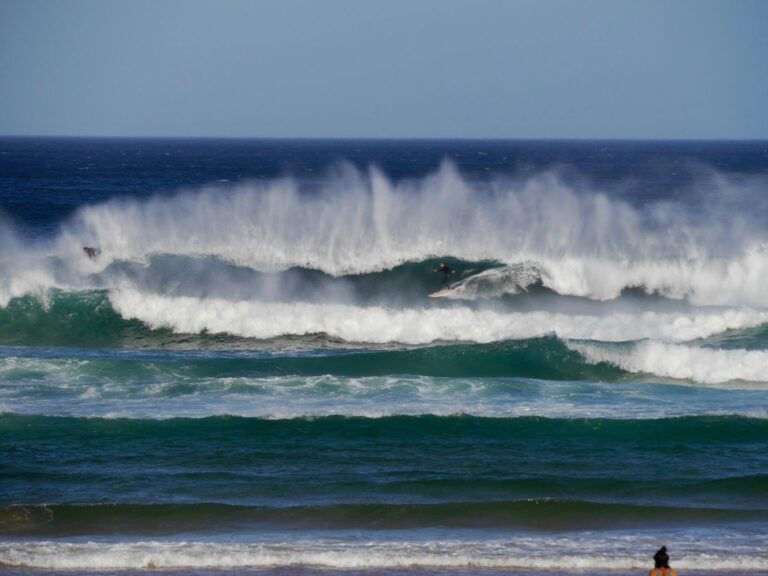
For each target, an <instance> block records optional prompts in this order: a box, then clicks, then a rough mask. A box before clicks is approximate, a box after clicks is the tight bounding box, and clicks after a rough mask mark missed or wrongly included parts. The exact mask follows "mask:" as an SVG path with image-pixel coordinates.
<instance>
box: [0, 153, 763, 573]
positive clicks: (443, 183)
mask: <svg viewBox="0 0 768 576" xmlns="http://www.w3.org/2000/svg"><path fill="white" fill-rule="evenodd" d="M766 222H768V143H765V142H738V143H735V142H503V141H492V142H484V141H455V142H445V141H404V142H399V141H312V140H306V141H272V140H122V139H112V140H104V139H28V138H3V139H0V485H1V486H2V489H0V566H2V569H5V570H9V571H13V572H14V573H16V572H18V573H27V572H26V571H25V570H27V569H36V570H48V569H54V570H57V571H61V572H62V573H73V572H75V573H76V572H79V571H83V570H96V571H100V572H104V573H112V572H114V571H117V572H118V573H125V571H141V570H145V569H147V568H164V569H168V570H175V571H178V570H183V571H185V573H187V572H186V571H194V573H197V572H200V573H206V574H209V573H219V572H220V571H223V572H226V573H231V572H233V571H235V572H238V573H244V572H247V573H254V574H260V573H269V574H273V573H274V574H288V573H290V574H294V573H295V574H309V573H314V572H316V571H318V570H321V571H324V570H328V569H331V570H341V571H349V572H345V573H354V574H358V573H360V574H362V573H366V574H370V573H373V572H375V573H377V574H401V573H403V572H405V573H409V574H410V573H414V572H419V573H426V574H438V573H440V574H442V573H446V572H447V573H455V572H468V571H475V570H477V569H478V568H483V569H485V570H487V571H489V572H494V573H495V572H497V571H498V572H502V571H507V570H510V569H515V570H519V571H521V573H534V572H535V573H569V572H577V571H580V570H594V569H595V568H600V569H603V568H605V567H606V566H610V567H611V569H614V570H615V571H616V572H617V573H632V572H636V571H637V570H641V569H645V568H646V567H648V566H649V563H650V561H649V559H650V558H651V557H652V555H653V552H654V551H655V550H656V549H657V548H658V547H660V546H661V545H662V544H666V545H667V546H668V548H669V549H670V552H671V554H672V560H673V562H672V564H673V566H675V567H676V568H678V569H681V571H682V570H685V571H687V572H702V573H735V572H739V571H742V572H750V573H755V572H761V571H762V572H766V571H768V564H766V561H765V557H766V554H765V553H766V550H768V540H766V536H765V534H766V533H767V531H766V528H768V419H767V418H768V293H767V292H766V291H765V286H766V282H767V281H768V228H767V227H766ZM85 246H88V247H92V248H94V249H95V251H94V253H93V256H90V257H89V255H87V254H86V253H85V252H84V251H83V247H85ZM441 261H444V262H446V263H447V264H448V265H449V266H450V267H451V268H452V269H453V270H454V271H455V273H454V274H452V275H450V276H449V278H448V280H449V282H450V283H451V288H452V289H451V292H450V293H449V294H448V296H447V297H444V298H430V297H429V295H430V294H431V293H433V292H434V291H435V290H436V289H437V288H438V286H439V284H440V281H441V275H440V274H436V273H435V272H434V269H435V268H436V267H437V265H438V264H439V263H440V262H441Z"/></svg>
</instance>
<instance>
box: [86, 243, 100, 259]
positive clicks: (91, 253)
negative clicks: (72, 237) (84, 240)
mask: <svg viewBox="0 0 768 576" xmlns="http://www.w3.org/2000/svg"><path fill="white" fill-rule="evenodd" d="M83 252H85V254H86V256H88V258H90V259H91V260H95V259H96V256H98V255H99V254H101V250H99V249H98V248H94V247H93V246H83Z"/></svg>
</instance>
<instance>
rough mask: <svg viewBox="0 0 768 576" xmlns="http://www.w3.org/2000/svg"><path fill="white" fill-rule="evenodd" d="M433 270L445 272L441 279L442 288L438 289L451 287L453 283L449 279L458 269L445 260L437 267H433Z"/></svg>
mask: <svg viewBox="0 0 768 576" xmlns="http://www.w3.org/2000/svg"><path fill="white" fill-rule="evenodd" d="M432 272H442V273H443V279H442V280H441V281H440V288H438V290H445V289H447V288H450V287H451V285H450V283H449V282H448V280H449V279H450V277H451V274H455V273H456V270H454V269H453V268H451V267H449V266H448V265H447V264H446V263H445V262H440V266H439V267H437V268H433V269H432Z"/></svg>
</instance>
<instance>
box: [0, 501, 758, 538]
mask: <svg viewBox="0 0 768 576" xmlns="http://www.w3.org/2000/svg"><path fill="white" fill-rule="evenodd" d="M766 520H768V510H741V509H736V510H728V509H723V508H690V507H686V508H675V507H668V506H648V505H646V506H641V505H634V504H602V503H594V502H585V501H578V500H553V499H548V498H544V499H528V500H519V501H496V502H449V503H438V504H334V505H328V506H296V507H275V508H266V507H250V506H231V505H221V504H154V505H153V504H148V505H136V504H133V505H131V504H106V505H104V504H88V505H63V504H61V505H39V506H7V507H4V508H0V533H4V534H6V535H17V536H41V537H52V536H55V537H61V536H82V535H100V534H145V535H147V534H149V535H159V534H174V533H178V532H198V531H222V530H226V529H229V530H233V529H237V530H251V531H254V530H255V531H269V530H287V529H301V530H405V529H422V528H435V527H438V528H452V529H491V528H496V529H507V530H511V529H515V530H535V531H542V530H543V531H551V530H553V531H570V530H601V529H602V530H605V529H611V528H612V529H620V528H629V527H632V528H643V527H644V528H659V527H661V526H664V527H666V528H670V527H674V526H690V525H718V526H723V525H726V524H729V523H743V522H758V521H766Z"/></svg>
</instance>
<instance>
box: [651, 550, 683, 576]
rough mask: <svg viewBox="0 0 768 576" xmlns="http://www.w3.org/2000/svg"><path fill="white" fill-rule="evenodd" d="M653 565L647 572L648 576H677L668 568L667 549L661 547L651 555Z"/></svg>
mask: <svg viewBox="0 0 768 576" xmlns="http://www.w3.org/2000/svg"><path fill="white" fill-rule="evenodd" d="M653 563H654V565H655V566H656V567H655V568H654V569H653V570H651V571H650V572H648V576H677V574H676V572H675V571H674V570H673V569H672V568H670V567H669V554H667V547H666V546H662V547H661V548H659V549H658V550H657V551H656V554H654V555H653Z"/></svg>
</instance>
